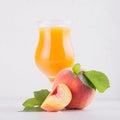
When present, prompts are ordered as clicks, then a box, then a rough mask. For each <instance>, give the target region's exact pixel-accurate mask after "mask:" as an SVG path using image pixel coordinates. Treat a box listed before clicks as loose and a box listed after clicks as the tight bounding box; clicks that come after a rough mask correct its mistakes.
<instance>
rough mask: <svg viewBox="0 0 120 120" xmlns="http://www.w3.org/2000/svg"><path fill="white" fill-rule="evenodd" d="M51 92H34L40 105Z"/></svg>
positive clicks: (43, 90)
mask: <svg viewBox="0 0 120 120" xmlns="http://www.w3.org/2000/svg"><path fill="white" fill-rule="evenodd" d="M49 93H50V92H49V91H48V90H47V89H42V90H40V91H35V92H34V97H35V98H36V99H37V100H38V101H39V105H40V106H41V104H42V103H43V101H44V100H45V98H46V97H47V96H48V94H49Z"/></svg>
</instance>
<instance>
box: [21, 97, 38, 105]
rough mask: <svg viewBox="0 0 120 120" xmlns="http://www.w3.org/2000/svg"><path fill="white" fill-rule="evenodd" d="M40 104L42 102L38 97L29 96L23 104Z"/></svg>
mask: <svg viewBox="0 0 120 120" xmlns="http://www.w3.org/2000/svg"><path fill="white" fill-rule="evenodd" d="M39 104H40V102H39V100H37V99H36V98H29V99H27V100H26V101H25V102H24V103H23V106H24V107H33V106H36V105H39Z"/></svg>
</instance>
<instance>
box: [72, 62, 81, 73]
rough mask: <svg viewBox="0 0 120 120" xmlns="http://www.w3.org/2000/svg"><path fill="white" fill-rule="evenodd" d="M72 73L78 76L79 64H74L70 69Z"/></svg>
mask: <svg viewBox="0 0 120 120" xmlns="http://www.w3.org/2000/svg"><path fill="white" fill-rule="evenodd" d="M72 71H73V72H74V73H75V74H76V75H78V74H79V73H80V64H79V63H76V64H74V66H73V67H72Z"/></svg>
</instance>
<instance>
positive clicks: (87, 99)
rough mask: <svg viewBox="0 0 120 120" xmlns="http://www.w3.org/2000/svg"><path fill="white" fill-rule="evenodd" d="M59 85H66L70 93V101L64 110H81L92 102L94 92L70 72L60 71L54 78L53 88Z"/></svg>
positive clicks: (66, 70)
mask: <svg viewBox="0 0 120 120" xmlns="http://www.w3.org/2000/svg"><path fill="white" fill-rule="evenodd" d="M60 83H63V84H66V85H67V86H68V87H69V89H70V90H71V93H72V100H71V102H70V103H69V104H68V106H67V107H66V108H68V109H83V108H84V107H86V106H87V105H89V104H90V103H91V101H92V100H93V97H94V94H95V90H94V89H93V88H90V87H88V86H86V85H85V84H84V83H83V82H82V81H81V80H80V79H79V78H78V76H77V75H75V74H74V73H73V72H72V71H71V70H68V69H65V70H62V71H60V72H59V73H58V75H57V76H56V79H55V81H54V85H53V88H54V87H55V86H56V85H58V84H60Z"/></svg>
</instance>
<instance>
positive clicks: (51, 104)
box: [41, 84, 72, 112]
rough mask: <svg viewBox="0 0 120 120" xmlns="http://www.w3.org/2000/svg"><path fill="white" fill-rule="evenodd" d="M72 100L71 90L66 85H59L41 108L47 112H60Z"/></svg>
mask: <svg viewBox="0 0 120 120" xmlns="http://www.w3.org/2000/svg"><path fill="white" fill-rule="evenodd" d="M71 100H72V94H71V91H70V89H69V88H68V87H67V85H65V84H58V85H57V86H56V87H55V88H54V89H53V90H52V92H51V93H50V94H49V95H48V96H47V98H46V99H45V101H44V102H43V103H42V105H41V108H42V109H44V110H46V111H51V112H55V111H59V110H62V109H64V108H65V107H66V106H67V105H68V104H69V103H70V101H71Z"/></svg>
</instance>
